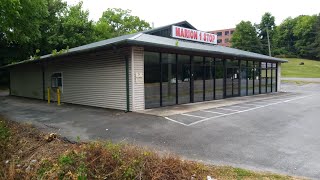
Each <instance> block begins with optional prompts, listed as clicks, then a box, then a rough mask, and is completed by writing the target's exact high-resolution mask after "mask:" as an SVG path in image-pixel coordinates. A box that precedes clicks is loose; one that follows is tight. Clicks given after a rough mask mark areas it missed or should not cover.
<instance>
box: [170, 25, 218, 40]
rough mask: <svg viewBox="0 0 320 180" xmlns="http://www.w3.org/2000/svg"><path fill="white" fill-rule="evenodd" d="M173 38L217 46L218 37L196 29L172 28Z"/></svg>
mask: <svg viewBox="0 0 320 180" xmlns="http://www.w3.org/2000/svg"><path fill="white" fill-rule="evenodd" d="M171 34H172V37H174V38H179V39H185V40H190V41H197V42H204V43H209V44H217V35H215V34H211V33H207V32H203V31H198V30H194V29H189V28H184V27H179V26H172V33H171Z"/></svg>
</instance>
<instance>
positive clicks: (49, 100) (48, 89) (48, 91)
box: [47, 87, 51, 104]
mask: <svg viewBox="0 0 320 180" xmlns="http://www.w3.org/2000/svg"><path fill="white" fill-rule="evenodd" d="M47 93H48V104H50V102H51V99H50V98H51V97H50V88H49V87H48V88H47Z"/></svg>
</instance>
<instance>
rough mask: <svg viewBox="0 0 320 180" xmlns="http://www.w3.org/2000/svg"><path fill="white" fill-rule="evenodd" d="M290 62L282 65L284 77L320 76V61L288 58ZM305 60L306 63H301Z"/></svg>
mask: <svg viewBox="0 0 320 180" xmlns="http://www.w3.org/2000/svg"><path fill="white" fill-rule="evenodd" d="M286 59H287V60H288V63H283V64H282V65H281V73H282V77H296V78H320V61H314V60H308V59H298V58H286ZM301 62H304V65H299V64H300V63H301Z"/></svg>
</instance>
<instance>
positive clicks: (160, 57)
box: [158, 53, 163, 107]
mask: <svg viewBox="0 0 320 180" xmlns="http://www.w3.org/2000/svg"><path fill="white" fill-rule="evenodd" d="M158 62H159V64H160V106H161V107H162V81H163V80H162V78H163V77H162V53H160V54H159V61H158Z"/></svg>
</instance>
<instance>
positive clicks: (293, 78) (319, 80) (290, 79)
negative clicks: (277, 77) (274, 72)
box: [281, 77, 320, 83]
mask: <svg viewBox="0 0 320 180" xmlns="http://www.w3.org/2000/svg"><path fill="white" fill-rule="evenodd" d="M281 80H285V81H305V82H313V83H320V78H295V77H290V78H286V77H281Z"/></svg>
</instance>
